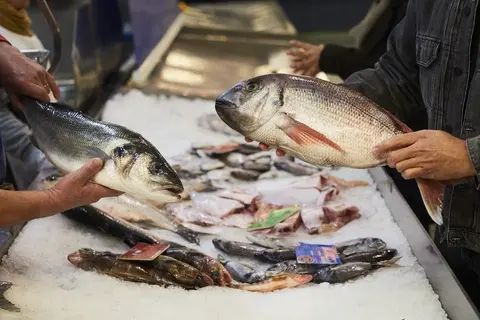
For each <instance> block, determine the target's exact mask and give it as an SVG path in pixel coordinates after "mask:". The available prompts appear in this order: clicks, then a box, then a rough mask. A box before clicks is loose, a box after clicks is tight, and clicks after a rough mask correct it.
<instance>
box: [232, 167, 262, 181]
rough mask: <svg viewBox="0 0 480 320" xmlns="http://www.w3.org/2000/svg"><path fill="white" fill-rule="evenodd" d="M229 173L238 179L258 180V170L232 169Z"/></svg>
mask: <svg viewBox="0 0 480 320" xmlns="http://www.w3.org/2000/svg"><path fill="white" fill-rule="evenodd" d="M230 175H231V176H232V177H234V178H235V179H238V180H244V181H255V180H258V177H259V176H260V172H257V171H252V170H241V169H234V170H232V171H231V172H230Z"/></svg>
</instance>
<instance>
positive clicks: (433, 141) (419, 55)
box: [247, 0, 480, 308]
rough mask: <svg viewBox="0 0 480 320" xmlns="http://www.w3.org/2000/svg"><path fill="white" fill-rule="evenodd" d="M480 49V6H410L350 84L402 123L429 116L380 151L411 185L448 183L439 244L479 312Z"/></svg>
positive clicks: (430, 2)
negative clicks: (370, 63) (371, 63)
mask: <svg viewBox="0 0 480 320" xmlns="http://www.w3.org/2000/svg"><path fill="white" fill-rule="evenodd" d="M479 44H480V0H474V1H462V0H449V1H435V0H410V2H409V4H408V7H407V12H406V15H405V18H404V19H403V20H402V21H401V22H400V23H399V24H398V25H397V26H396V27H395V29H394V31H393V32H392V34H391V35H390V37H389V40H388V46H387V51H386V53H385V54H383V55H382V56H381V58H380V59H379V61H378V63H376V64H375V67H374V68H368V69H365V70H361V71H359V72H356V73H354V74H352V75H351V76H350V77H348V78H347V79H346V80H345V82H344V84H343V85H344V86H346V87H347V88H350V89H352V90H356V91H357V92H360V93H362V94H363V95H365V96H366V97H368V98H370V99H371V100H373V101H375V102H376V103H377V104H378V105H380V106H381V107H383V108H385V109H386V110H388V111H390V112H392V113H394V114H395V115H396V116H397V117H398V118H400V119H401V120H403V121H412V118H414V117H416V115H417V111H418V110H419V109H423V110H426V111H427V113H428V127H425V128H424V130H420V131H416V132H412V133H408V134H403V135H399V136H397V137H394V138H392V139H389V140H387V141H384V142H383V143H381V144H380V145H379V146H377V147H376V148H375V150H373V151H374V153H376V154H377V155H384V156H387V159H388V165H389V166H390V167H391V168H395V169H396V170H397V171H399V172H400V173H401V174H402V175H403V177H404V178H406V179H415V178H424V179H433V180H437V181H442V183H444V184H445V185H446V188H445V197H444V201H443V212H442V215H443V221H444V224H443V225H442V226H441V227H440V228H438V230H437V232H436V233H435V243H436V245H437V247H438V248H439V249H440V251H441V253H442V255H443V256H444V257H445V259H446V260H447V262H448V264H449V265H450V267H451V268H452V270H453V272H454V273H455V275H456V276H457V278H458V280H459V281H460V283H461V284H462V286H463V287H464V289H465V291H466V292H467V294H468V295H469V296H470V298H471V299H472V301H473V302H474V304H475V305H476V306H477V308H479V307H480V289H479V288H480V220H479V217H480V112H479V109H478V105H479V103H480V73H479V70H480V51H479ZM453 53H455V54H453ZM426 128H428V130H427V129H426ZM247 141H249V140H247ZM261 148H262V149H266V148H268V146H266V145H261ZM277 153H278V154H279V155H283V154H284V152H283V151H281V150H277Z"/></svg>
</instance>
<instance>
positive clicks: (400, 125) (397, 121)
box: [379, 108, 412, 133]
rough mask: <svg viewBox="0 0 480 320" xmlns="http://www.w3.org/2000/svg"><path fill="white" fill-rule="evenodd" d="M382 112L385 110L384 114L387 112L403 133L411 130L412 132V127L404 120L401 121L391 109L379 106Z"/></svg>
mask: <svg viewBox="0 0 480 320" xmlns="http://www.w3.org/2000/svg"><path fill="white" fill-rule="evenodd" d="M379 109H380V111H381V112H383V113H384V114H386V115H387V116H388V117H389V118H390V119H392V120H393V122H395V124H396V125H397V126H398V128H399V129H400V130H401V131H402V132H403V133H409V132H412V129H410V128H409V127H408V126H407V125H406V124H405V123H403V122H402V121H400V119H398V118H397V117H396V116H395V115H394V114H393V113H391V112H390V111H388V110H385V109H383V108H379Z"/></svg>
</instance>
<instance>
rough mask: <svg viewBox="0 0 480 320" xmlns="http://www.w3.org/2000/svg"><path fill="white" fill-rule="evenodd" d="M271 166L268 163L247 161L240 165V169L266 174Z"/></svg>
mask: <svg viewBox="0 0 480 320" xmlns="http://www.w3.org/2000/svg"><path fill="white" fill-rule="evenodd" d="M271 167H272V166H271V165H270V163H261V162H260V163H259V162H256V161H253V160H248V161H245V162H244V163H242V168H243V169H245V170H250V171H258V172H261V173H263V172H267V171H268V170H270V168H271Z"/></svg>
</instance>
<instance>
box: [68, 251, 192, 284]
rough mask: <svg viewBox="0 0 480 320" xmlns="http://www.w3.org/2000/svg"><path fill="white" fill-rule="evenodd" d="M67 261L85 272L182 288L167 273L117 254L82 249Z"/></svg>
mask: <svg viewBox="0 0 480 320" xmlns="http://www.w3.org/2000/svg"><path fill="white" fill-rule="evenodd" d="M67 258H68V261H70V263H71V264H73V265H74V266H75V267H77V268H80V269H82V270H85V271H95V272H97V273H99V274H104V275H108V276H111V277H115V278H118V279H121V280H125V281H131V282H143V283H148V284H155V285H159V286H164V287H169V286H183V287H184V288H185V289H191V288H190V287H187V286H184V285H181V284H178V283H175V282H174V281H173V280H172V279H171V278H170V277H169V275H168V274H167V273H165V272H163V271H161V270H158V269H156V268H154V267H152V266H148V265H146V264H142V265H140V264H137V263H133V262H130V261H124V260H120V259H118V258H119V255H118V254H114V253H112V252H109V251H95V250H92V249H88V248H83V249H80V250H78V251H75V252H73V253H71V254H69V255H68V257H67Z"/></svg>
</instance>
